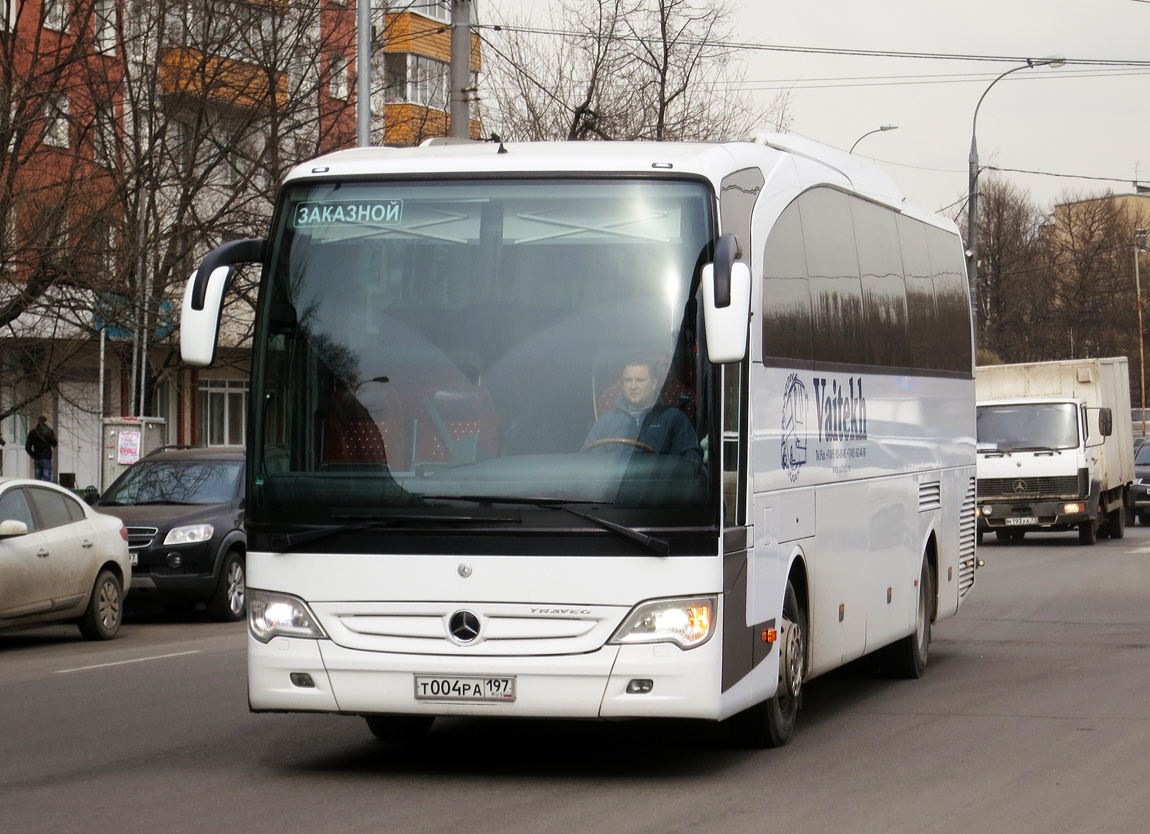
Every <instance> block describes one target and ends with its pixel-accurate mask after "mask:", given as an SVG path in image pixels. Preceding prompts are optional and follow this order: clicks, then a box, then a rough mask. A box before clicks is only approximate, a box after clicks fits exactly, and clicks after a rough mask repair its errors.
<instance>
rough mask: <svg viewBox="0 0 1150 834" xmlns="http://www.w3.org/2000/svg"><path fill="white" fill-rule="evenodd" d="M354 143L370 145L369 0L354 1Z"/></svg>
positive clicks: (361, 145)
mask: <svg viewBox="0 0 1150 834" xmlns="http://www.w3.org/2000/svg"><path fill="white" fill-rule="evenodd" d="M355 144H356V147H360V148H367V147H370V146H371V0H356V3H355Z"/></svg>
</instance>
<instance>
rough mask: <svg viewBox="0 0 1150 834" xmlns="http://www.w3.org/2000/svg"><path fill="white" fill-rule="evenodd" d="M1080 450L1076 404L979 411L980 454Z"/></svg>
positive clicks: (997, 407) (1018, 405) (1016, 405)
mask: <svg viewBox="0 0 1150 834" xmlns="http://www.w3.org/2000/svg"><path fill="white" fill-rule="evenodd" d="M1077 447H1078V408H1077V406H1076V405H1075V404H1074V403H1014V404H1010V405H981V406H979V407H978V448H979V451H981V452H993V451H997V452H1019V451H1026V450H1031V451H1043V450H1057V449H1074V448H1077Z"/></svg>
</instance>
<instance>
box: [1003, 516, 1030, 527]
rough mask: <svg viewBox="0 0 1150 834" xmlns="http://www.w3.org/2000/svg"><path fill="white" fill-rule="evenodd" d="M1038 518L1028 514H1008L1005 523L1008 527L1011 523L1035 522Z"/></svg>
mask: <svg viewBox="0 0 1150 834" xmlns="http://www.w3.org/2000/svg"><path fill="white" fill-rule="evenodd" d="M1037 523H1038V519H1037V518H1035V517H1034V516H1030V515H1018V516H1010V517H1008V518H1007V519H1006V525H1007V526H1008V527H1009V526H1010V525H1012V524H1037Z"/></svg>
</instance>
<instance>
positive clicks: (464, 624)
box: [447, 611, 479, 643]
mask: <svg viewBox="0 0 1150 834" xmlns="http://www.w3.org/2000/svg"><path fill="white" fill-rule="evenodd" d="M447 630H448V631H450V632H451V636H452V637H454V638H455V639H456V640H457V641H459V642H460V643H470V642H471V641H472V640H474V639H475V638H476V637H478V636H479V618H478V617H477V616H475V614H473V613H472V612H470V611H456V612H455V613H454V614H452V615H451V619H450V620H448V621H447Z"/></svg>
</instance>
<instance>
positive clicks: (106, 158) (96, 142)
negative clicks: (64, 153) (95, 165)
mask: <svg viewBox="0 0 1150 834" xmlns="http://www.w3.org/2000/svg"><path fill="white" fill-rule="evenodd" d="M115 150H116V110H115V105H114V104H112V102H110V101H105V102H101V103H99V104H97V105H96V111H95V115H94V116H93V118H92V155H93V156H94V157H95V159H96V162H99V163H100V164H101V165H107V164H108V163H109V162H111V161H112V158H113V156H114V155H115Z"/></svg>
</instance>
